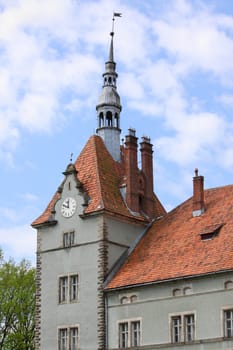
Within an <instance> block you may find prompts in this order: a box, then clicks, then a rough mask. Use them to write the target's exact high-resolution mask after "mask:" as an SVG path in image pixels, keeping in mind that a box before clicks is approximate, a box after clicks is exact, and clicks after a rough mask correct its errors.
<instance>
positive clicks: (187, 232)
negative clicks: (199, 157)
mask: <svg viewBox="0 0 233 350" xmlns="http://www.w3.org/2000/svg"><path fill="white" fill-rule="evenodd" d="M205 207H206V210H205V213H204V214H202V215H201V216H199V217H193V216H192V198H190V199H189V200H187V201H186V202H184V203H183V204H181V205H180V206H178V207H177V208H175V209H174V210H173V211H171V212H170V213H168V214H167V215H166V216H165V217H163V218H162V219H160V220H157V221H155V222H154V223H153V224H152V226H151V227H150V228H149V229H148V231H147V232H146V234H145V235H144V236H143V238H142V239H141V240H140V242H139V243H138V244H137V246H136V247H135V249H134V250H133V251H132V253H131V254H130V255H129V257H128V259H127V261H125V263H124V264H123V265H122V267H121V268H120V270H119V271H118V273H117V274H116V275H115V276H114V277H113V279H112V280H111V281H110V282H109V284H108V286H107V288H109V289H111V288H119V287H125V286H130V285H137V284H144V283H151V282H159V281H163V280H169V279H173V278H180V277H189V276H195V275H196V276H197V275H202V274H208V273H214V272H221V271H225V270H231V269H233V185H229V186H225V187H219V188H214V189H209V190H205ZM221 225H222V226H221ZM216 228H220V230H219V232H216V234H215V235H213V237H212V239H208V240H207V239H203V237H205V234H206V233H208V234H209V233H210V232H211V231H214V230H216ZM202 234H204V235H202ZM201 235H202V237H201Z"/></svg>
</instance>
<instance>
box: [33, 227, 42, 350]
mask: <svg viewBox="0 0 233 350" xmlns="http://www.w3.org/2000/svg"><path fill="white" fill-rule="evenodd" d="M40 252H41V231H40V230H38V232H37V256H36V318H35V324H36V336H35V350H40V342H41V340H40V338H41V272H42V271H41V268H42V266H41V263H42V259H41V253H40Z"/></svg>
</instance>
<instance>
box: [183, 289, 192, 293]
mask: <svg viewBox="0 0 233 350" xmlns="http://www.w3.org/2000/svg"><path fill="white" fill-rule="evenodd" d="M183 293H184V295H189V294H192V288H191V287H185V288H184V289H183Z"/></svg>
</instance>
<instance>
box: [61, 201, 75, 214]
mask: <svg viewBox="0 0 233 350" xmlns="http://www.w3.org/2000/svg"><path fill="white" fill-rule="evenodd" d="M75 210H76V201H75V199H74V198H72V197H68V198H66V199H65V200H64V202H63V203H62V205H61V213H62V215H63V216H64V217H65V218H70V217H71V216H72V215H73V214H74V212H75Z"/></svg>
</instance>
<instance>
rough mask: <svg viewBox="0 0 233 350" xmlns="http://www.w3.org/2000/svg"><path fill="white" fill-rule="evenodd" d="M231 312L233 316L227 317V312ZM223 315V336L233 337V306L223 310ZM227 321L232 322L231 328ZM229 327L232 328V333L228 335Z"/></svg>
mask: <svg viewBox="0 0 233 350" xmlns="http://www.w3.org/2000/svg"><path fill="white" fill-rule="evenodd" d="M228 312H230V313H231V316H230V318H226V314H227V313H228ZM222 317H223V337H224V338H226V339H231V338H233V306H232V307H227V308H224V309H223V310H222ZM227 321H230V322H231V326H230V328H229V327H227ZM228 329H230V335H228V334H227V333H228Z"/></svg>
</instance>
